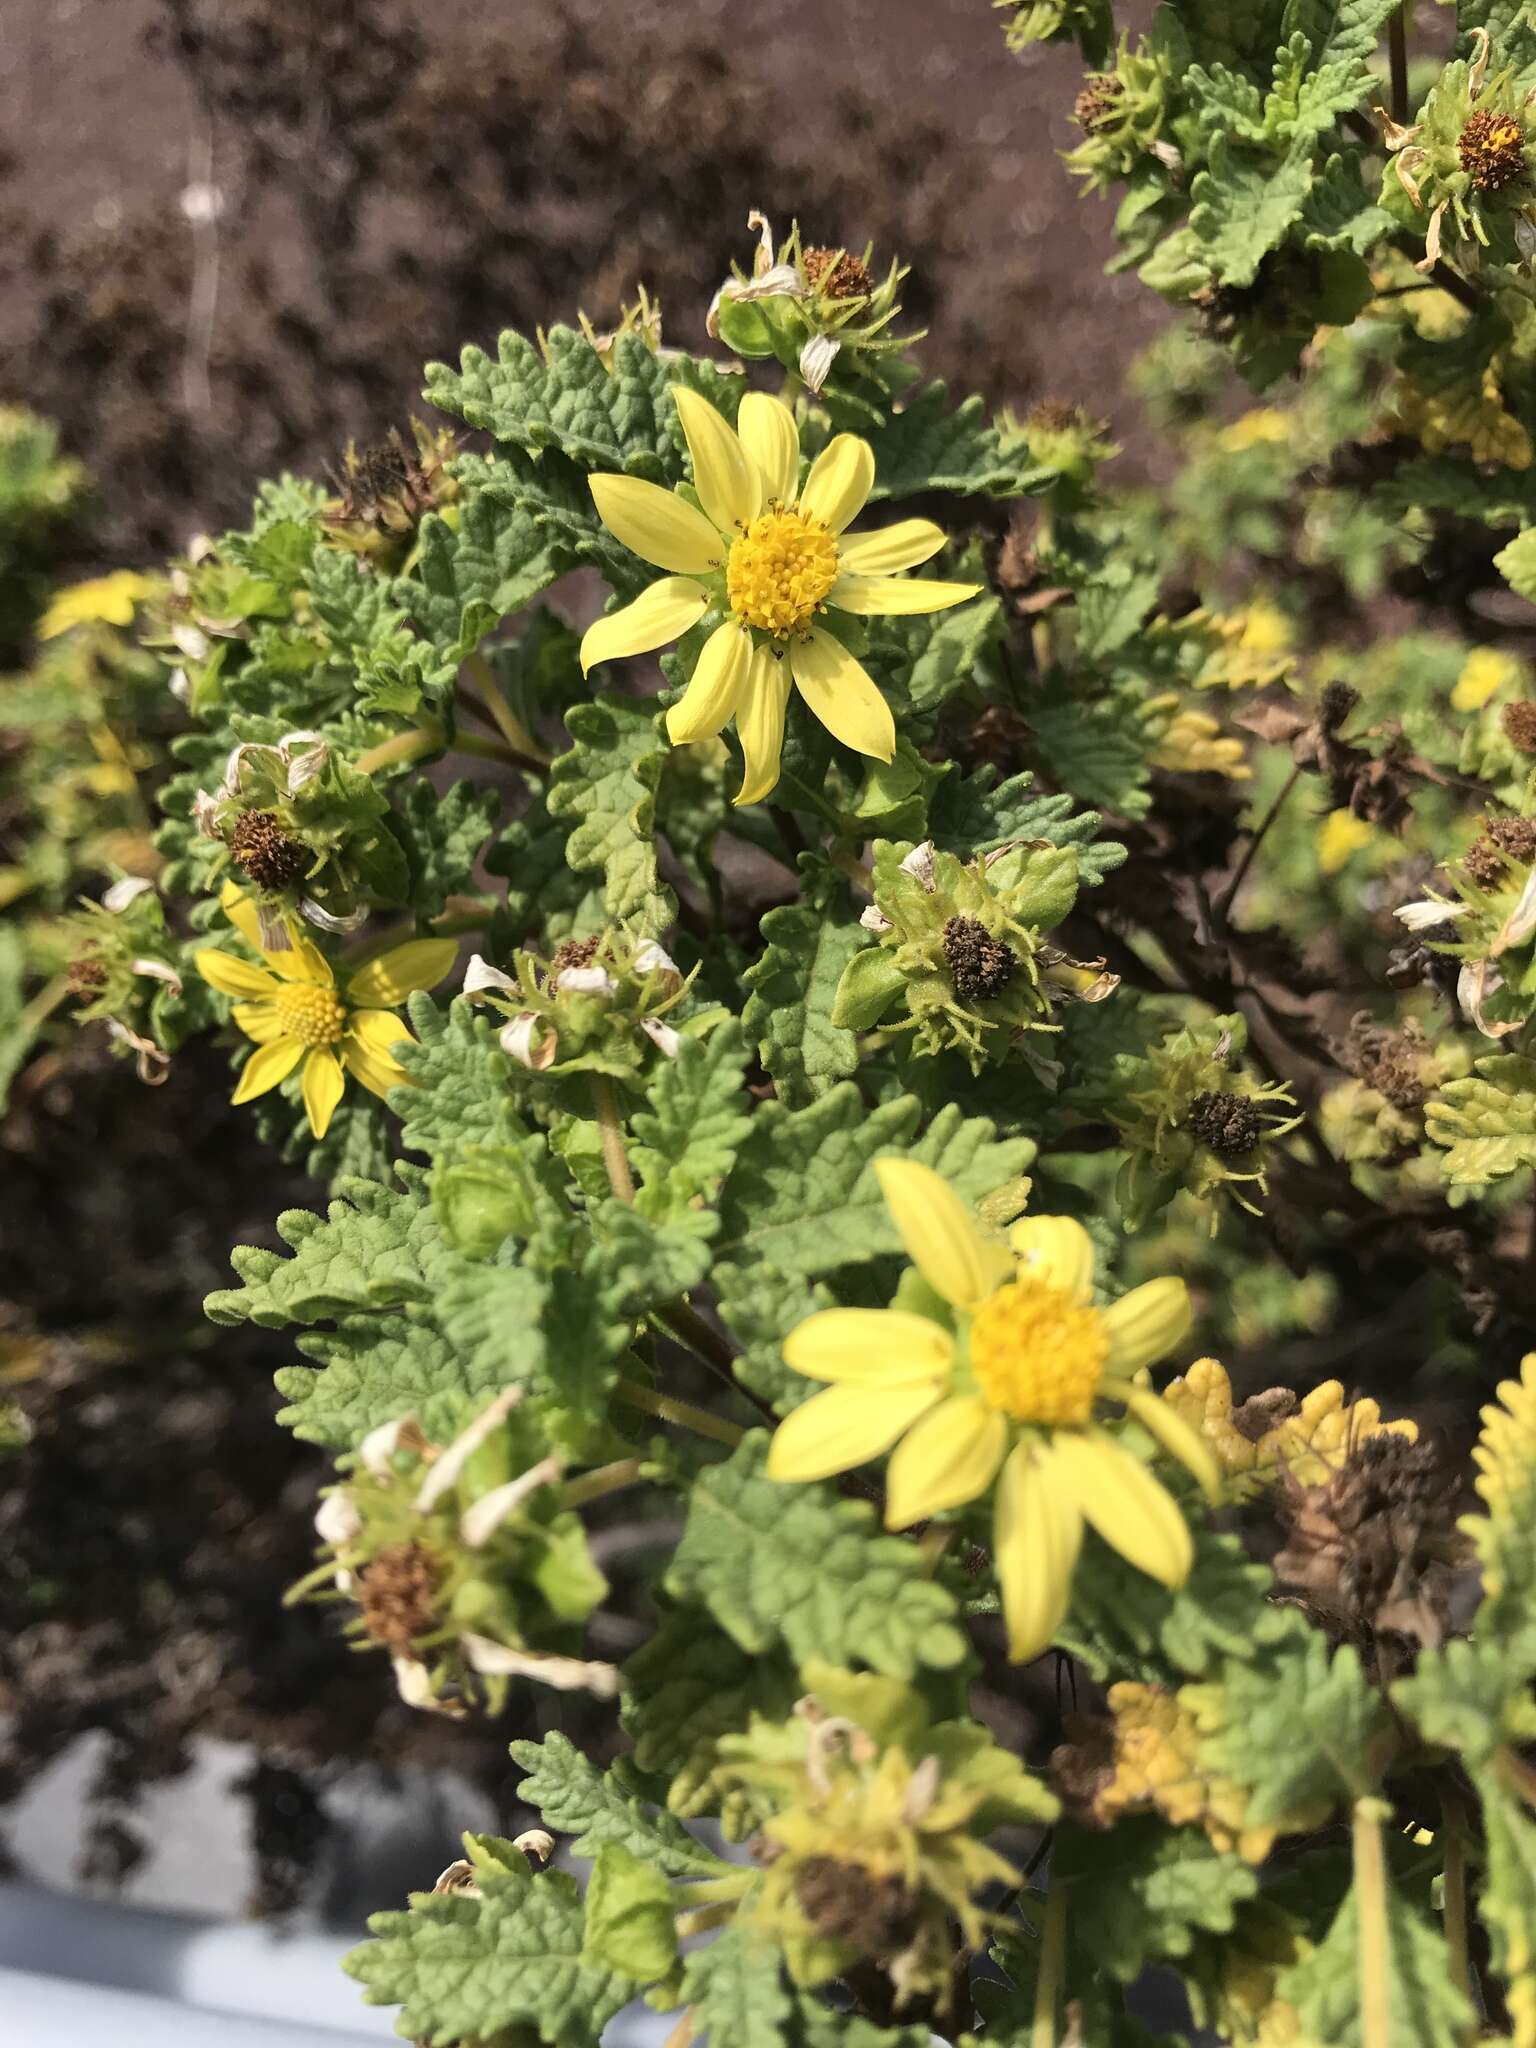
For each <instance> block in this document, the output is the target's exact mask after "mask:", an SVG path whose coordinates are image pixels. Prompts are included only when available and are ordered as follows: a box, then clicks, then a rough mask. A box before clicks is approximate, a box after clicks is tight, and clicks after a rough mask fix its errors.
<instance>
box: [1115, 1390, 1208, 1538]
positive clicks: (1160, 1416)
mask: <svg viewBox="0 0 1536 2048" xmlns="http://www.w3.org/2000/svg"><path fill="white" fill-rule="evenodd" d="M1102 1391H1103V1392H1104V1393H1106V1394H1110V1395H1112V1396H1113V1397H1114V1399H1115V1400H1117V1401H1123V1402H1124V1403H1125V1405H1126V1407H1127V1408H1128V1409H1129V1410H1130V1412H1131V1414H1132V1415H1134V1416H1135V1418H1136V1420H1137V1421H1138V1422H1139V1423H1140V1424H1141V1426H1142V1428H1143V1429H1144V1430H1146V1432H1147V1434H1148V1435H1149V1436H1151V1437H1154V1438H1155V1439H1156V1440H1157V1442H1158V1443H1160V1444H1161V1445H1162V1447H1163V1449H1164V1450H1165V1451H1167V1453H1168V1454H1169V1456H1170V1457H1173V1458H1177V1459H1178V1461H1179V1463H1180V1464H1181V1465H1182V1466H1183V1467H1184V1469H1185V1471H1186V1472H1188V1473H1190V1474H1192V1476H1193V1477H1194V1478H1195V1479H1196V1480H1198V1482H1199V1485H1200V1490H1201V1492H1202V1493H1203V1494H1204V1495H1205V1497H1206V1499H1207V1500H1208V1501H1209V1502H1210V1503H1211V1505H1212V1506H1213V1507H1220V1506H1221V1499H1222V1485H1221V1465H1220V1463H1219V1461H1218V1459H1217V1457H1216V1453H1215V1452H1214V1451H1213V1450H1212V1449H1211V1447H1210V1445H1209V1444H1208V1443H1207V1442H1206V1440H1205V1438H1204V1437H1203V1436H1202V1435H1201V1434H1200V1432H1199V1430H1197V1429H1196V1428H1194V1427H1193V1425H1192V1424H1190V1423H1188V1422H1186V1421H1185V1420H1184V1418H1183V1416H1182V1415H1181V1414H1180V1413H1179V1411H1178V1410H1177V1408H1175V1407H1173V1406H1172V1405H1171V1404H1170V1403H1169V1402H1167V1401H1165V1400H1164V1399H1163V1398H1162V1396H1161V1395H1160V1394H1154V1393H1153V1392H1152V1390H1151V1388H1150V1387H1134V1386H1131V1385H1129V1384H1128V1383H1126V1384H1119V1383H1116V1382H1115V1381H1112V1380H1111V1381H1106V1382H1103V1383H1102Z"/></svg>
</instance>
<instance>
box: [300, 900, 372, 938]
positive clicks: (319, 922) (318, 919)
mask: <svg viewBox="0 0 1536 2048" xmlns="http://www.w3.org/2000/svg"><path fill="white" fill-rule="evenodd" d="M299 915H300V917H302V918H303V919H304V921H305V923H306V924H312V925H313V926H314V927H315V929H316V930H317V931H322V932H355V931H357V930H358V929H359V928H360V927H361V926H363V925H365V924H366V923H367V922H368V912H367V910H366V909H363V910H349V911H347V912H346V913H345V915H343V914H342V913H340V912H339V911H335V910H324V909H322V908H321V906H320V905H319V904H318V903H317V902H316V901H315V899H314V897H313V896H301V897H300V898H299Z"/></svg>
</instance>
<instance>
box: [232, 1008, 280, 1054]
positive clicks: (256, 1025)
mask: <svg viewBox="0 0 1536 2048" xmlns="http://www.w3.org/2000/svg"><path fill="white" fill-rule="evenodd" d="M229 1014H230V1016H231V1017H232V1018H233V1019H234V1022H235V1024H236V1025H237V1026H238V1028H239V1029H240V1030H241V1031H243V1032H244V1033H245V1035H246V1037H247V1038H253V1039H254V1040H255V1041H256V1043H257V1044H258V1045H270V1044H271V1043H272V1041H273V1039H274V1038H281V1037H282V1035H283V1020H282V1018H281V1017H280V1016H279V1015H278V1014H277V1006H276V1004H275V1003H270V1002H254V1003H236V1004H235V1006H234V1008H233V1009H232V1010H231V1011H230V1013H229Z"/></svg>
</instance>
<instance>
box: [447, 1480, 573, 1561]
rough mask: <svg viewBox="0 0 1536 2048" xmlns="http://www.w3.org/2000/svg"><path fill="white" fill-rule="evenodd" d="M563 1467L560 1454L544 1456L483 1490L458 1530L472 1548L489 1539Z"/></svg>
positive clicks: (460, 1519)
mask: <svg viewBox="0 0 1536 2048" xmlns="http://www.w3.org/2000/svg"><path fill="white" fill-rule="evenodd" d="M560 1471H561V1466H560V1460H559V1459H558V1458H556V1457H548V1458H541V1459H540V1460H539V1462H538V1464H537V1465H534V1466H532V1467H530V1469H529V1470H528V1471H526V1472H521V1473H519V1474H518V1476H517V1478H516V1479H509V1480H508V1481H507V1483H506V1484H505V1486H496V1487H493V1488H492V1489H491V1491H490V1492H489V1493H482V1494H481V1496H480V1498H479V1499H478V1500H477V1501H476V1502H475V1504H474V1506H473V1507H470V1508H466V1509H465V1510H464V1512H463V1514H462V1515H460V1517H459V1534H460V1536H461V1537H462V1538H463V1540H464V1542H465V1543H466V1544H467V1545H468V1546H469V1548H470V1549H471V1550H478V1549H479V1548H480V1546H481V1544H482V1543H488V1542H489V1541H490V1539H491V1537H492V1536H494V1535H495V1533H496V1531H497V1530H498V1529H499V1528H500V1527H501V1525H502V1523H503V1522H504V1521H505V1520H506V1519H507V1517H508V1515H510V1514H514V1513H515V1512H516V1511H517V1509H518V1508H520V1507H521V1506H522V1504H523V1502H524V1501H525V1500H527V1498H528V1497H529V1495H530V1494H534V1493H537V1492H538V1490H539V1488H540V1487H541V1486H553V1484H554V1483H555V1481H556V1480H557V1479H558V1478H559V1477H560Z"/></svg>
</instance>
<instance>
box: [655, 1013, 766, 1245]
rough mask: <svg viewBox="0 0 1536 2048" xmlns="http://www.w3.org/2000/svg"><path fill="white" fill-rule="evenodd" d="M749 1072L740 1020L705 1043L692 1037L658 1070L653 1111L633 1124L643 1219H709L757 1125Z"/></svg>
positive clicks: (716, 1032)
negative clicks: (753, 1123) (720, 1190)
mask: <svg viewBox="0 0 1536 2048" xmlns="http://www.w3.org/2000/svg"><path fill="white" fill-rule="evenodd" d="M745 1066H746V1053H745V1051H744V1050H743V1047H742V1030H741V1025H740V1024H739V1023H738V1022H737V1021H736V1019H735V1018H734V1017H733V1018H731V1019H730V1020H729V1021H728V1022H726V1023H724V1024H722V1025H720V1026H719V1028H718V1029H717V1030H715V1031H712V1032H711V1033H710V1035H709V1037H708V1038H707V1039H705V1040H704V1041H703V1042H702V1043H700V1042H699V1041H698V1040H697V1039H691V1038H685V1039H684V1040H683V1042H682V1044H681V1045H680V1046H679V1048H678V1053H677V1057H676V1059H673V1060H667V1061H663V1062H661V1063H659V1064H658V1066H657V1067H656V1070H655V1072H654V1074H653V1076H652V1079H651V1081H650V1083H649V1085H648V1087H647V1088H646V1102H647V1104H648V1105H649V1106H648V1108H646V1109H643V1110H637V1111H636V1112H635V1113H634V1115H633V1116H632V1117H631V1118H630V1129H631V1130H632V1131H633V1133H634V1135H635V1139H636V1141H637V1142H636V1144H635V1146H634V1148H633V1150H632V1151H631V1154H630V1163H631V1165H632V1166H633V1167H634V1169H635V1171H636V1173H637V1174H638V1175H639V1178H640V1182H641V1187H640V1192H639V1195H638V1196H637V1198H636V1202H635V1206H636V1208H637V1209H638V1210H639V1212H640V1214H641V1215H642V1216H645V1217H647V1218H649V1219H650V1220H652V1221H653V1222H671V1221H678V1220H681V1219H682V1218H684V1217H688V1218H691V1219H694V1220H695V1221H698V1220H702V1212H704V1210H705V1209H706V1206H707V1205H708V1204H709V1203H711V1202H712V1201H713V1199H714V1196H715V1194H716V1191H717V1190H718V1188H719V1186H720V1183H721V1182H722V1181H723V1180H724V1179H725V1176H726V1175H727V1174H728V1173H729V1172H730V1170H731V1167H732V1165H733V1163H734V1161H735V1158H736V1154H737V1151H738V1149H739V1148H740V1146H741V1143H742V1141H743V1139H744V1138H745V1137H746V1135H747V1132H748V1130H749V1128H750V1127H751V1116H750V1114H749V1110H748V1098H747V1094H746V1090H745V1086H744V1069H745Z"/></svg>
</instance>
